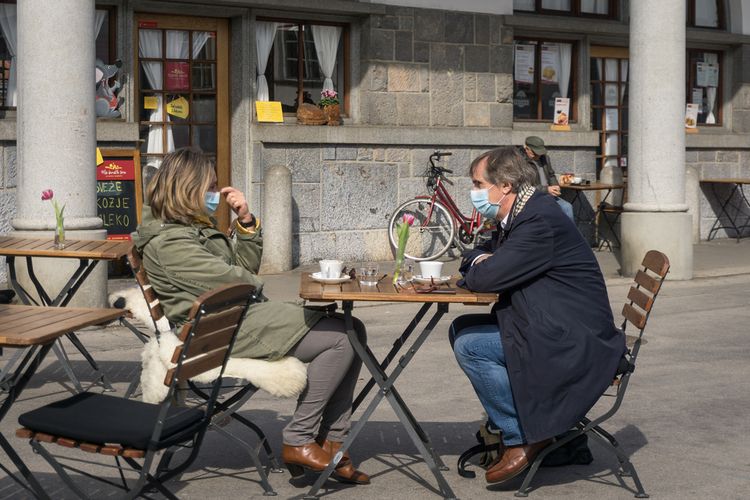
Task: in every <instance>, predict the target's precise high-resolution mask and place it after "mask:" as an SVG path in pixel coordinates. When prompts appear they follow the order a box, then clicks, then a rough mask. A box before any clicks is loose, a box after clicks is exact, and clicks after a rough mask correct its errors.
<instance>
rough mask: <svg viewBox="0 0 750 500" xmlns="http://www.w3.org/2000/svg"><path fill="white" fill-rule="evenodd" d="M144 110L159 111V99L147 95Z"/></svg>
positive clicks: (144, 100) (144, 99)
mask: <svg viewBox="0 0 750 500" xmlns="http://www.w3.org/2000/svg"><path fill="white" fill-rule="evenodd" d="M143 109H159V98H158V97H156V96H153V95H147V96H145V97H144V98H143Z"/></svg>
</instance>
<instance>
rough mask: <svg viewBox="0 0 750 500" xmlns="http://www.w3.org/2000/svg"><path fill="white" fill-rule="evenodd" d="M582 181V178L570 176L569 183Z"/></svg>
mask: <svg viewBox="0 0 750 500" xmlns="http://www.w3.org/2000/svg"><path fill="white" fill-rule="evenodd" d="M582 181H583V179H581V178H580V177H573V178H572V179H571V180H570V183H571V184H580V183H581V182H582Z"/></svg>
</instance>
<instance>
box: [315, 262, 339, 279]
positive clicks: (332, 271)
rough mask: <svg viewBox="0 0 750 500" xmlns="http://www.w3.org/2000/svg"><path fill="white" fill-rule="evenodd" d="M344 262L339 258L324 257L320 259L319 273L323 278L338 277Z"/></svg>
mask: <svg viewBox="0 0 750 500" xmlns="http://www.w3.org/2000/svg"><path fill="white" fill-rule="evenodd" d="M343 268H344V263H343V262H342V261H340V260H332V259H326V260H321V261H320V274H321V276H323V277H324V278H338V277H339V276H341V269H343Z"/></svg>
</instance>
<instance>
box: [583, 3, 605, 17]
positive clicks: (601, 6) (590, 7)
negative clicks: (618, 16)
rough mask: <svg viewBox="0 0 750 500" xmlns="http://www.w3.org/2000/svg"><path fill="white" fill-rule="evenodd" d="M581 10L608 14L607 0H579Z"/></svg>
mask: <svg viewBox="0 0 750 500" xmlns="http://www.w3.org/2000/svg"><path fill="white" fill-rule="evenodd" d="M581 12H585V13H587V14H609V0H581Z"/></svg>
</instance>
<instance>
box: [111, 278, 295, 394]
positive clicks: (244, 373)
mask: <svg viewBox="0 0 750 500" xmlns="http://www.w3.org/2000/svg"><path fill="white" fill-rule="evenodd" d="M120 298H122V299H124V300H125V305H124V307H126V308H127V309H128V310H130V312H131V313H132V314H133V317H134V318H135V319H136V320H137V321H139V322H140V323H142V324H144V325H146V326H147V327H148V330H149V331H150V332H152V333H153V322H152V321H151V315H150V314H149V312H148V307H147V306H146V300H145V299H144V298H143V294H142V293H141V290H140V289H139V288H128V289H126V290H122V291H119V292H115V293H113V294H111V295H110V296H109V299H110V303H111V304H114V303H115V302H116V301H118V299H120ZM118 305H119V306H120V307H123V305H122V302H121V301H120V303H119V304H118ZM162 320H163V321H164V322H166V327H164V325H163V324H159V331H160V332H161V333H160V335H159V338H158V339H157V338H156V336H152V337H151V339H150V340H149V341H148V342H147V343H146V345H145V346H144V348H143V352H142V354H141V362H142V364H143V369H142V371H141V390H142V391H143V396H142V397H143V401H144V402H147V403H158V402H160V401H162V400H163V399H164V398H165V397H166V396H167V393H168V388H167V386H165V385H164V378H165V377H166V375H167V370H169V368H172V367H173V366H175V365H174V364H173V363H171V359H172V354H173V353H174V350H175V348H176V347H177V346H178V345H179V344H180V343H181V342H180V340H179V339H178V338H177V336H176V335H175V334H174V333H173V332H172V331H171V330H169V326H168V325H169V323H168V322H167V320H166V318H162ZM218 375H219V369H218V368H216V369H214V370H211V371H208V372H206V373H203V374H201V375H200V376H198V377H196V378H194V379H193V381H195V382H201V383H205V382H211V381H212V380H215V379H216V377H217V376H218ZM224 377H227V378H237V379H242V380H246V381H248V382H249V383H251V384H253V385H254V386H256V387H258V388H259V389H261V390H264V391H266V392H268V393H269V394H271V395H272V396H276V397H282V398H297V397H298V396H299V395H300V394H301V393H302V391H303V390H304V389H305V386H306V385H307V367H306V366H305V364H304V363H302V362H301V361H300V360H298V359H297V358H295V357H292V356H288V357H285V358H281V359H280V360H278V361H265V360H261V359H248V358H230V359H229V361H228V362H227V367H226V369H225V370H224Z"/></svg>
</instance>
